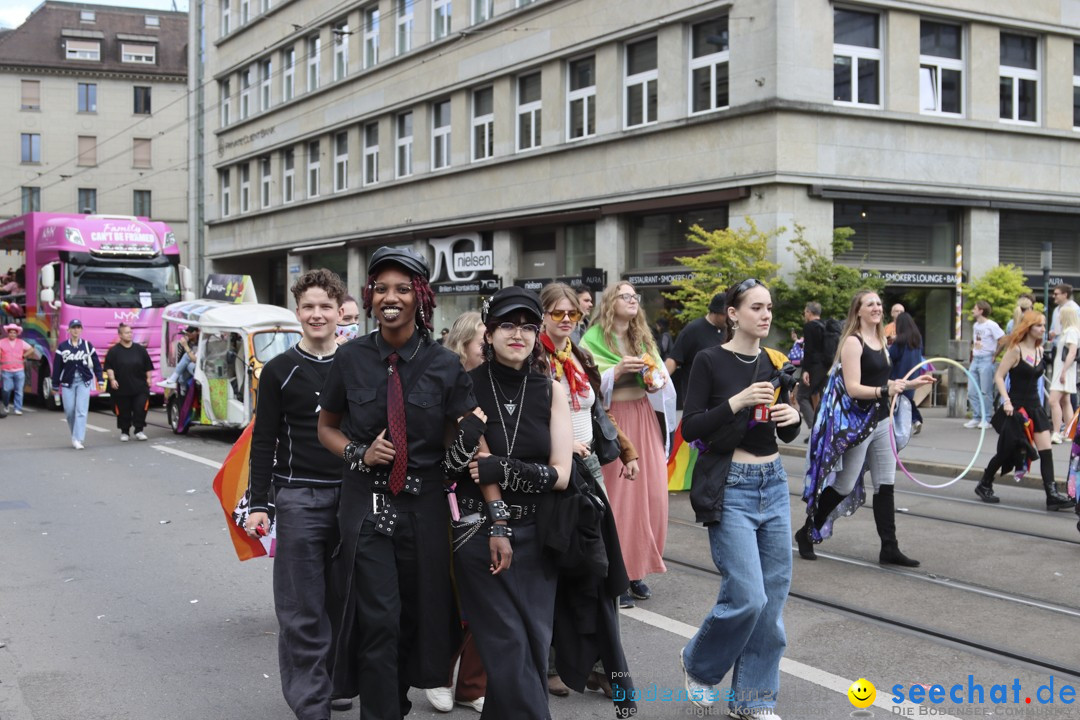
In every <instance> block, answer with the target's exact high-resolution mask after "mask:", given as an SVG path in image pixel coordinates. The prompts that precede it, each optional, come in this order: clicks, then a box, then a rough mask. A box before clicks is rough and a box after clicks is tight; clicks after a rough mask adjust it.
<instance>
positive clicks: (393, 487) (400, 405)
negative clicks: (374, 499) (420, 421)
mask: <svg viewBox="0 0 1080 720" xmlns="http://www.w3.org/2000/svg"><path fill="white" fill-rule="evenodd" d="M400 359H401V357H400V356H399V355H398V354H397V353H396V352H395V353H390V357H389V360H390V382H389V384H388V385H387V392H386V414H387V421H388V423H389V424H388V428H389V435H390V442H392V443H393V444H394V465H393V467H392V468H391V470H390V492H391V494H393V495H397V494H398V493H399V492H401V489H402V488H404V487H405V474H406V472H407V471H408V468H409V438H408V436H407V435H406V434H405V398H404V392H403V391H402V389H401V373H399V372H398V369H397V362H398V360H400Z"/></svg>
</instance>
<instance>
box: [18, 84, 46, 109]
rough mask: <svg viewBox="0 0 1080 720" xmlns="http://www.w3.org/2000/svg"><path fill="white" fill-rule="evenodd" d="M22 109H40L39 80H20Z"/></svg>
mask: <svg viewBox="0 0 1080 720" xmlns="http://www.w3.org/2000/svg"><path fill="white" fill-rule="evenodd" d="M21 108H22V109H23V110H40V109H41V81H40V80H23V81H22V104H21Z"/></svg>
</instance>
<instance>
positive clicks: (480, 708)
mask: <svg viewBox="0 0 1080 720" xmlns="http://www.w3.org/2000/svg"><path fill="white" fill-rule="evenodd" d="M456 702H457V704H458V705H463V706H465V707H467V708H472V709H473V710H475V711H476V712H478V713H482V712H484V698H482V697H481V698H476V699H475V700H457V701H456Z"/></svg>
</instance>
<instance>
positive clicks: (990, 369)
mask: <svg viewBox="0 0 1080 720" xmlns="http://www.w3.org/2000/svg"><path fill="white" fill-rule="evenodd" d="M969 369H970V370H971V374H972V375H974V376H975V379H976V380H978V381H979V386H978V390H979V391H981V392H982V394H983V407H982V409H981V410H980V408H979V398H978V396H977V395H976V394H975V392H976V389H975V388H968V405H969V406H970V407H971V418H972V419H973V420H978V421H979V422H983V421H986V422H990V416H991V415H993V414H994V358H993V356H990V355H985V356H982V355H979V356H976V357H974V358H972V360H971V367H970V368H969Z"/></svg>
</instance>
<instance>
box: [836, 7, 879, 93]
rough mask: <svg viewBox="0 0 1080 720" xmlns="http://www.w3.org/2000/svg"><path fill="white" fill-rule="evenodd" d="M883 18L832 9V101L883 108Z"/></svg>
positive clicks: (873, 14)
mask: <svg viewBox="0 0 1080 720" xmlns="http://www.w3.org/2000/svg"><path fill="white" fill-rule="evenodd" d="M881 60H882V54H881V16H879V15H878V14H877V13H869V12H859V11H858V10H845V9H843V8H834V9H833V100H835V101H836V102H838V103H845V104H848V105H868V106H872V107H881Z"/></svg>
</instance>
